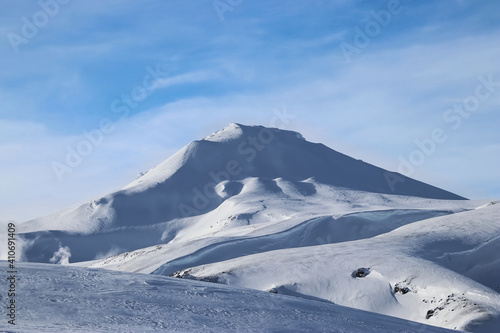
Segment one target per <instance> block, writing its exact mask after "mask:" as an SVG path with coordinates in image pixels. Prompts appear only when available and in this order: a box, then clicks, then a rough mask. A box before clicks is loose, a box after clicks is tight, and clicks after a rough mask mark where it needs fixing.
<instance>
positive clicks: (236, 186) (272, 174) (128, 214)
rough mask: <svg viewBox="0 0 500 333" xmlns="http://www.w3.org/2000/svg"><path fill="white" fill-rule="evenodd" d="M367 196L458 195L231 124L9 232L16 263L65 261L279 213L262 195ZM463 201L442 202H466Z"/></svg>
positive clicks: (301, 201)
mask: <svg viewBox="0 0 500 333" xmlns="http://www.w3.org/2000/svg"><path fill="white" fill-rule="evenodd" d="M338 191H340V192H338ZM339 193H340V194H339ZM343 193H345V198H342V197H341V195H344V194H343ZM368 194H373V199H371V198H370V199H369V201H370V202H371V201H375V202H378V203H381V206H383V209H386V208H387V207H389V208H398V207H395V206H394V205H393V206H391V205H388V204H385V203H384V201H394V200H393V199H391V198H390V197H388V196H386V195H390V196H394V195H398V196H413V197H423V198H434V199H446V200H456V199H463V198H461V197H459V196H457V195H455V194H452V193H449V192H447V191H444V190H441V189H438V188H436V187H433V186H430V185H427V184H424V183H421V182H418V181H416V180H413V179H410V178H407V177H404V176H402V175H399V174H394V173H389V172H387V171H385V170H383V169H380V168H378V167H375V166H373V165H370V164H367V163H365V162H362V161H360V160H356V159H353V158H351V157H348V156H346V155H343V154H341V153H338V152H336V151H334V150H331V149H330V148H328V147H326V146H324V145H322V144H316V143H311V142H308V141H306V140H305V139H304V138H303V137H302V136H301V135H300V134H298V133H296V132H291V131H285V130H279V129H270V128H265V127H262V126H243V125H238V124H231V125H229V126H228V127H226V128H225V129H223V130H222V131H220V132H217V133H214V134H212V135H211V136H210V137H207V138H205V139H203V140H199V141H195V142H193V143H191V144H189V145H187V146H186V147H184V148H183V149H181V150H180V151H179V152H178V153H176V154H175V155H173V156H172V157H170V158H169V159H167V160H166V161H165V162H163V163H162V164H160V165H158V166H156V167H155V168H153V169H151V170H150V171H149V172H147V173H146V174H145V175H143V176H142V177H140V178H139V179H137V180H135V181H134V182H132V183H131V184H129V185H128V186H126V187H125V188H124V189H123V190H120V191H117V192H114V193H111V194H108V195H105V196H103V197H101V198H98V199H96V200H94V201H92V202H89V203H85V204H82V205H79V206H77V207H73V208H70V209H68V210H66V211H63V212H58V213H55V214H52V215H49V216H46V217H43V218H39V219H35V220H32V221H28V222H26V223H24V224H22V225H20V226H19V232H20V233H23V234H24V235H25V238H26V240H27V242H26V244H27V248H28V249H27V251H26V252H25V259H26V260H29V261H37V262H50V259H51V258H53V255H54V253H56V252H58V251H59V250H61V249H64V251H65V252H66V253H71V258H70V261H72V262H78V261H84V260H92V259H98V258H102V257H107V256H109V255H112V254H116V253H122V252H125V251H131V250H135V249H141V248H144V247H147V246H153V245H157V244H164V243H167V242H168V241H169V240H172V239H174V238H175V237H176V236H177V235H178V233H179V232H180V231H183V230H185V229H186V228H191V229H196V230H197V231H196V232H194V234H197V233H199V230H200V224H199V223H198V224H197V226H196V227H195V228H194V227H193V225H194V224H196V223H195V222H197V221H199V220H200V219H204V218H207V217H208V216H210V215H216V216H217V217H218V218H219V224H218V225H212V224H210V226H211V227H212V228H208V224H207V223H205V226H204V227H201V228H202V230H203V232H202V233H203V234H204V235H207V234H210V233H212V232H213V231H215V230H220V229H225V228H226V226H227V224H231V225H230V227H232V226H234V224H238V223H239V224H243V223H245V221H247V220H252V223H255V221H256V220H255V219H254V218H253V217H254V215H255V214H259V213H260V215H261V218H260V219H259V221H260V222H266V221H274V222H276V221H283V220H286V219H287V218H288V217H287V216H281V215H283V214H282V212H277V211H276V210H275V209H274V207H270V210H271V211H266V210H267V208H268V207H269V205H266V203H262V202H258V201H259V200H266V199H267V198H271V200H274V201H273V202H272V205H275V204H280V203H279V202H278V201H279V200H281V201H282V202H284V201H287V203H286V205H288V206H294V204H293V203H292V202H291V201H293V200H295V201H296V202H297V203H298V204H297V205H296V206H297V207H301V206H304V205H308V206H309V208H311V207H312V205H319V206H320V207H318V211H321V212H322V213H323V214H326V215H328V214H333V213H335V212H334V211H333V210H332V209H327V207H328V203H329V202H332V201H335V202H336V205H337V207H338V203H339V202H344V203H346V204H348V205H350V207H349V209H348V210H347V211H346V210H344V211H343V212H344V213H348V212H353V211H360V210H362V209H361V207H359V208H360V209H352V208H353V206H355V205H363V200H364V198H363V197H370V196H369V195H368ZM249 197H252V200H253V205H252V204H250V203H247V200H248V198H249ZM256 198H259V199H256ZM421 202H422V201H421ZM464 202H465V201H464ZM464 202H462V203H460V204H459V205H456V204H454V203H452V204H451V206H453V207H454V208H456V207H457V206H460V205H462V204H463V205H465V206H467V204H466V203H464ZM235 206H237V208H236V209H234V207H235ZM365 206H366V205H365ZM410 206H411V205H410ZM337 207H336V208H337ZM441 207H444V209H445V210H449V208H448V207H447V206H446V205H441ZM354 208H355V207H354ZM468 208H473V207H470V206H468ZM300 209H302V208H300ZM439 209H442V208H439ZM293 211H297V209H293V208H292V212H293ZM257 212H259V213H257ZM273 214H278V216H276V215H273ZM439 214H441V213H439ZM285 215H286V214H285ZM266 216H267V218H266ZM212 217H213V216H212ZM248 217H252V219H250V218H248ZM224 219H226V220H228V221H225V222H224V221H223V220H224ZM221 223H226V226H224V225H222V224H221ZM252 223H250V224H252ZM209 229H211V230H209ZM226 229H227V228H226ZM194 234H193V233H191V235H194ZM90 245H91V246H90Z"/></svg>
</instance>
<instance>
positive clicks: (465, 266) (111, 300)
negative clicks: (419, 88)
mask: <svg viewBox="0 0 500 333" xmlns="http://www.w3.org/2000/svg"><path fill="white" fill-rule="evenodd" d="M499 217H500V204H498V201H474V200H466V199H465V198H462V197H460V196H458V195H456V194H453V193H450V192H448V191H445V190H442V189H439V188H436V187H434V186H431V185H428V184H425V183H422V182H419V181H416V180H414V179H411V178H408V177H405V176H403V175H400V174H398V173H393V172H389V171H386V170H384V169H381V168H378V167H376V166H373V165H370V164H368V163H365V162H363V161H361V160H357V159H354V158H351V157H349V156H346V155H343V154H341V153H339V152H336V151H334V150H332V149H330V148H328V147H326V146H324V145H322V144H317V143H311V142H308V141H307V140H305V139H304V138H303V137H302V136H301V135H300V134H299V133H296V132H291V131H284V130H278V129H269V128H264V127H261V126H243V125H238V124H231V125H229V126H228V127H226V128H225V129H223V130H221V131H219V132H216V133H214V134H212V135H211V136H209V137H207V138H205V139H202V140H198V141H194V142H192V143H190V144H188V145H187V146H186V147H184V148H183V149H181V150H180V151H179V152H178V153H176V154H174V155H173V156H171V157H170V158H169V159H167V160H166V161H165V162H163V163H161V164H160V165H158V166H156V167H154V168H152V169H151V170H149V171H148V172H147V173H145V174H142V175H141V176H140V177H139V178H138V179H136V180H135V181H133V182H132V183H130V184H129V185H127V186H125V187H124V188H123V189H121V190H119V191H116V192H113V193H109V194H107V195H104V196H102V197H100V198H96V199H95V200H93V201H91V202H88V203H83V204H80V205H77V206H75V207H71V208H69V209H66V210H64V211H61V212H57V213H54V214H52V215H49V216H46V217H42V218H38V219H35V220H32V221H28V222H25V223H22V224H19V226H18V230H17V232H18V237H19V241H18V246H19V254H21V255H22V257H23V259H24V260H25V261H29V262H32V263H25V264H23V266H21V268H22V269H21V272H22V273H20V278H19V283H21V285H22V288H23V289H20V296H19V297H20V298H21V299H20V307H19V322H20V323H23V320H24V321H25V323H26V324H27V325H32V326H31V327H33V331H43V330H44V329H52V330H53V331H59V330H60V328H58V327H56V326H54V325H55V323H57V322H59V321H61V322H64V325H62V326H64V327H69V328H71V329H73V327H74V329H77V327H79V326H78V325H82V327H84V330H90V331H92V330H98V329H99V330H101V329H102V330H110V331H115V332H125V331H127V329H128V330H129V331H135V332H146V331H147V329H157V330H159V331H161V330H162V328H161V325H167V326H166V327H167V328H165V329H164V331H167V332H168V331H169V330H181V331H193V330H195V331H220V330H222V331H235V330H240V331H243V332H246V331H256V332H263V331H292V332H293V331H311V332H320V331H335V330H337V331H343V332H357V331H360V332H361V331H362V332H377V331H384V332H391V330H393V331H398V332H414V331H419V330H420V329H421V327H425V328H424V329H422V330H421V332H432V329H431V328H430V327H429V326H419V325H418V324H416V323H415V322H419V323H421V324H426V325H433V326H436V327H438V326H439V327H442V328H447V329H456V330H466V331H470V332H478V333H485V332H488V333H498V332H500V294H499V292H500V282H499V281H500V259H499V256H498V254H499V253H500V222H499ZM2 259H4V258H2ZM33 262H38V263H55V264H68V263H69V264H70V265H71V266H72V267H68V266H63V267H61V266H60V265H40V264H35V263H33ZM77 266H79V267H77ZM95 268H98V269H103V268H104V269H108V270H113V271H114V272H113V271H103V270H93V269H95ZM119 271H121V272H119ZM131 273H146V274H149V275H140V274H131ZM166 276H172V277H176V278H180V279H173V278H168V277H166ZM37 278H38V279H39V280H37ZM23 279H25V280H24V281H23ZM29 279H31V280H29ZM92 279H94V280H92ZM108 280H109V281H108ZM193 280H200V281H202V282H203V283H201V282H199V281H193ZM28 281H34V282H33V283H28ZM148 281H149V282H151V283H149V282H148ZM23 283H25V284H24V285H23ZM207 283H211V284H207ZM217 283H218V284H219V285H217ZM223 284H225V285H229V286H223ZM24 288H26V289H24ZM240 288H246V289H240ZM250 289H253V291H251V290H250ZM23 290H24V291H23ZM266 292H267V293H266ZM72 294H74V295H78V297H80V298H81V299H82V301H76V300H75V299H78V298H76V297H75V298H71V297H69V296H71V295H72ZM276 294H277V295H276ZM37 295H46V296H43V297H44V299H45V298H46V299H45V300H44V302H46V304H45V305H44V306H40V307H39V306H37V305H36V304H38V303H32V302H34V300H37V302H38V301H39V302H42V300H39V297H41V296H37ZM57 295H59V296H60V298H57V297H56V296H57ZM2 297H3V295H2ZM37 297H38V298H37ZM87 297H88V299H87ZM247 297H248V300H247ZM23 299H25V300H24V303H23ZM51 299H53V300H54V301H50V300H51ZM83 300H86V301H85V302H84V301H83ZM256 300H258V301H256ZM92 302H95V304H96V305H95V306H92V305H91V303H92ZM23 304H24V305H23ZM23 306H26V308H24V309H23ZM346 307H349V308H350V309H348V308H346ZM42 310H44V311H48V312H49V314H48V315H43V311H42ZM109 311H111V313H109ZM364 311H369V312H370V313H371V314H370V313H367V312H364ZM38 313H40V314H38ZM75 313H82V315H81V316H80V315H79V314H75ZM134 313H138V314H139V315H138V316H135V315H134ZM56 314H62V315H60V316H56ZM52 315H53V317H51V316H52ZM82 316H83V317H82ZM388 316H391V317H388ZM395 317H398V318H400V319H399V320H398V319H395ZM23 318H24V319H23ZM145 318H146V319H145ZM169 318H170V319H169ZM179 318H180V319H179ZM44 320H45V322H44ZM73 320H74V324H72V323H73ZM37 323H38V324H37ZM36 325H39V326H36ZM70 325H72V326H70ZM75 325H77V326H75ZM113 325H117V326H116V327H117V328H115V329H113V327H114V326H113ZM127 325H130V326H127ZM168 325H170V326H168ZM182 325H184V326H182ZM189 325H191V326H189ZM35 327H38V328H37V329H35ZM94 327H95V329H94Z"/></svg>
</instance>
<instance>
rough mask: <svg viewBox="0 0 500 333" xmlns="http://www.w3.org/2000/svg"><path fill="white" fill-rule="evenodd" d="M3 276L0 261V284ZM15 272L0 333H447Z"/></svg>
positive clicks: (149, 284) (200, 289)
mask: <svg viewBox="0 0 500 333" xmlns="http://www.w3.org/2000/svg"><path fill="white" fill-rule="evenodd" d="M6 271H7V265H6V262H5V261H1V262H0V279H1V280H2V281H5V280H6V275H7V274H6ZM18 271H19V272H20V273H19V276H20V277H21V276H22V278H20V279H19V281H18V289H19V292H18V294H17V298H16V301H17V304H18V309H17V319H16V325H15V326H13V325H10V324H7V321H6V320H5V318H2V320H1V321H0V332H22V333H44V332H53V333H65V332H88V333H100V332H113V333H114V332H121V333H129V332H130V333H132V332H133V333H150V332H258V333H262V332H338V333H340V332H350V333H356V332H359V333H377V332H380V333H391V332H394V333H396V332H398V333H399V332H407V333H417V332H421V333H424V332H426V333H427V332H428V333H440V332H442V333H445V332H450V331H448V330H445V329H442V328H437V327H430V326H426V325H422V324H417V323H413V322H408V321H406V320H402V319H398V318H392V317H387V316H383V315H379V314H375V313H370V312H366V311H361V310H356V309H350V308H346V307H342V306H338V305H335V304H332V303H328V302H317V301H311V300H305V299H301V298H296V297H289V296H282V295H275V294H272V293H265V292H261V291H256V290H250V289H242V288H235V287H228V286H224V285H217V284H213V283H206V282H198V281H188V280H179V279H173V278H168V277H161V276H151V275H145V274H131V273H123V272H113V271H105V270H96V269H88V268H80V267H68V266H59V265H58V266H55V265H47V264H35V263H22V264H19V265H18ZM2 297H4V293H2ZM2 303H3V304H5V303H4V302H2ZM2 317H5V316H2Z"/></svg>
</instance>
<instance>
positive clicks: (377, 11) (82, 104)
mask: <svg viewBox="0 0 500 333" xmlns="http://www.w3.org/2000/svg"><path fill="white" fill-rule="evenodd" d="M0 9H1V10H0V54H1V58H0V59H1V62H0V100H1V101H2V108H1V109H0V181H1V183H2V186H1V188H0V212H1V213H0V220H19V221H23V220H26V219H28V218H34V217H37V216H40V215H44V214H47V213H50V212H53V211H55V210H58V209H62V208H65V207H67V206H69V205H72V204H76V203H79V202H82V201H85V200H88V199H92V198H95V197H97V196H99V195H101V194H104V193H107V192H110V191H112V190H116V189H119V188H121V187H123V186H125V185H126V184H128V183H129V182H131V181H132V180H133V179H135V177H136V175H137V173H138V172H140V171H144V170H147V169H149V168H151V167H152V166H154V165H156V164H158V163H160V162H161V161H163V160H164V159H166V158H167V157H169V156H170V155H171V154H172V153H173V152H175V151H177V150H178V149H179V148H181V147H182V146H184V145H186V144H187V143H189V142H190V141H192V140H195V139H199V138H202V137H205V136H207V135H208V134H210V133H211V132H213V131H215V130H218V129H220V128H222V127H224V126H226V125H227V124H228V123H230V122H240V123H244V124H262V125H269V124H270V123H271V120H272V118H273V117H274V115H275V113H276V112H282V113H283V112H284V110H286V112H287V113H289V114H292V115H293V119H289V121H287V122H286V123H283V124H282V127H284V128H287V129H292V130H297V131H300V132H301V133H302V134H303V135H304V136H305V137H306V138H307V139H308V140H310V141H315V142H323V143H325V144H327V145H328V146H330V147H332V148H333V149H336V150H339V151H341V152H343V153H346V154H348V155H351V156H353V157H356V158H360V159H363V160H365V161H367V162H370V163H372V164H375V165H378V166H380V167H383V168H386V169H389V170H396V171H397V170H398V169H401V168H403V169H401V170H402V171H406V174H407V175H409V176H411V177H413V178H416V179H419V180H421V181H425V182H427V183H430V184H433V185H435V186H439V187H442V188H445V189H447V190H450V191H452V192H455V193H457V194H459V195H462V196H465V197H468V198H474V199H480V198H481V199H482V198H500V186H499V184H500V175H499V172H498V170H499V167H500V131H499V130H498V128H499V125H500V116H499V112H498V111H499V106H500V84H499V83H498V82H500V68H499V65H498V63H499V62H498V59H500V3H499V2H498V1H493V0H489V1H480V2H478V1H465V0H462V1H446V2H445V1H442V2H435V1H407V0H401V1H394V0H391V1H320V0H311V1H274V2H269V1H248V0H242V1H239V0H216V1H213V0H193V1H154V0H153V1H147V2H145V1H144V2H139V1H134V2H132V1H117V0H109V1H100V2H99V3H97V2H88V1H87V2H83V1H75V0H72V1H71V0H64V1H63V0H41V1H40V2H35V1H15V2H12V1H6V0H3V1H0ZM346 50H347V51H346ZM152 73H155V74H154V75H153V74H152ZM488 81H489V82H490V83H486V84H485V83H484V82H488ZM477 94H479V95H477ZM127 96H129V97H127ZM131 96H135V97H131ZM478 96H480V97H481V98H479V97H478ZM127 98H128V99H127ZM127 100H128V102H127ZM467 103H469V104H467ZM454 106H457V108H458V109H460V108H462V111H461V113H460V112H459V111H457V110H458V109H455V111H453V107H454ZM464 108H465V111H464ZM467 110H469V111H467ZM103 121H104V122H105V123H106V125H108V126H112V129H111V130H108V131H107V133H104V132H102V134H103V136H102V139H101V138H100V137H99V136H96V137H95V138H96V139H95V140H96V141H95V142H97V144H92V146H91V147H90V148H89V147H88V146H86V147H84V144H83V146H82V141H85V140H88V139H87V137H86V136H85V133H92V131H94V132H93V133H95V131H96V130H101V128H100V126H101V123H102V122H103ZM110 124H111V125H110ZM436 129H438V130H441V132H440V133H441V134H440V135H438V136H436V137H433V132H434V131H435V130H436ZM443 138H444V139H443ZM98 139H99V140H98ZM436 139H439V140H437V141H439V142H437V141H436ZM429 140H433V143H429ZM416 141H418V142H420V143H421V145H420V146H419V145H418V144H417V143H416ZM426 142H427V144H428V145H427V146H426V145H425V143H426ZM79 145H80V146H79ZM68 147H69V148H68ZM78 147H80V148H82V147H83V148H87V149H89V153H88V154H87V155H86V156H83V158H82V159H81V160H80V161H78V163H76V164H77V165H76V164H75V165H76V166H74V167H71V168H70V169H71V171H70V172H64V173H63V174H62V175H61V171H60V169H59V174H58V173H57V172H56V171H54V163H56V164H57V163H60V164H62V165H64V164H65V163H66V162H65V158H66V155H67V154H68V149H74V150H76V149H77V148H78ZM426 147H427V148H426ZM83 148H82V149H83ZM426 149H427V150H426ZM402 160H405V161H407V163H409V164H410V166H411V168H408V167H406V168H404V167H402V165H403V164H404V163H406V162H402ZM60 164H57V165H60ZM66 171H67V170H66Z"/></svg>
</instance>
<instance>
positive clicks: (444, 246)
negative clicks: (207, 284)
mask: <svg viewBox="0 0 500 333" xmlns="http://www.w3.org/2000/svg"><path fill="white" fill-rule="evenodd" d="M499 216H500V205H498V204H496V205H492V206H489V207H485V208H482V209H476V210H472V211H467V212H462V213H457V214H452V215H447V216H442V217H435V218H431V219H427V220H422V221H418V222H414V223H411V224H407V225H405V226H402V227H400V228H398V229H396V230H393V231H391V232H388V233H386V234H383V235H380V236H377V237H373V238H369V239H364V240H359V241H351V242H343V243H337V244H326V245H321V246H314V247H303V248H293V249H285V250H277V251H271V252H265V253H259V254H255V255H249V256H245V257H239V258H237V259H233V260H228V261H224V262H217V263H213V264H208V265H204V266H200V267H194V268H189V269H185V270H182V271H180V272H177V273H175V274H174V276H176V277H183V278H196V279H200V280H206V281H213V282H219V283H225V284H229V285H234V286H242V287H248V288H253V289H259V290H271V291H274V292H277V293H280V294H285V295H295V296H302V297H305V298H313V299H324V300H328V301H331V302H334V303H336V304H341V305H345V306H350V307H355V308H358V309H364V310H368V311H373V312H378V313H383V314H386V315H391V316H397V317H400V318H405V319H408V320H413V321H419V322H422V323H427V324H430V325H437V326H442V327H447V328H452V329H453V328H458V329H467V330H472V331H475V332H492V333H493V332H498V331H499V329H500V295H499V293H498V291H500V286H499V281H500V265H499V264H498V254H499V253H500V242H498V238H499V236H500V222H499V219H498V218H499ZM318 231H319V232H321V230H318ZM471 279H474V280H476V281H473V280H471ZM495 290H496V291H495Z"/></svg>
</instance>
